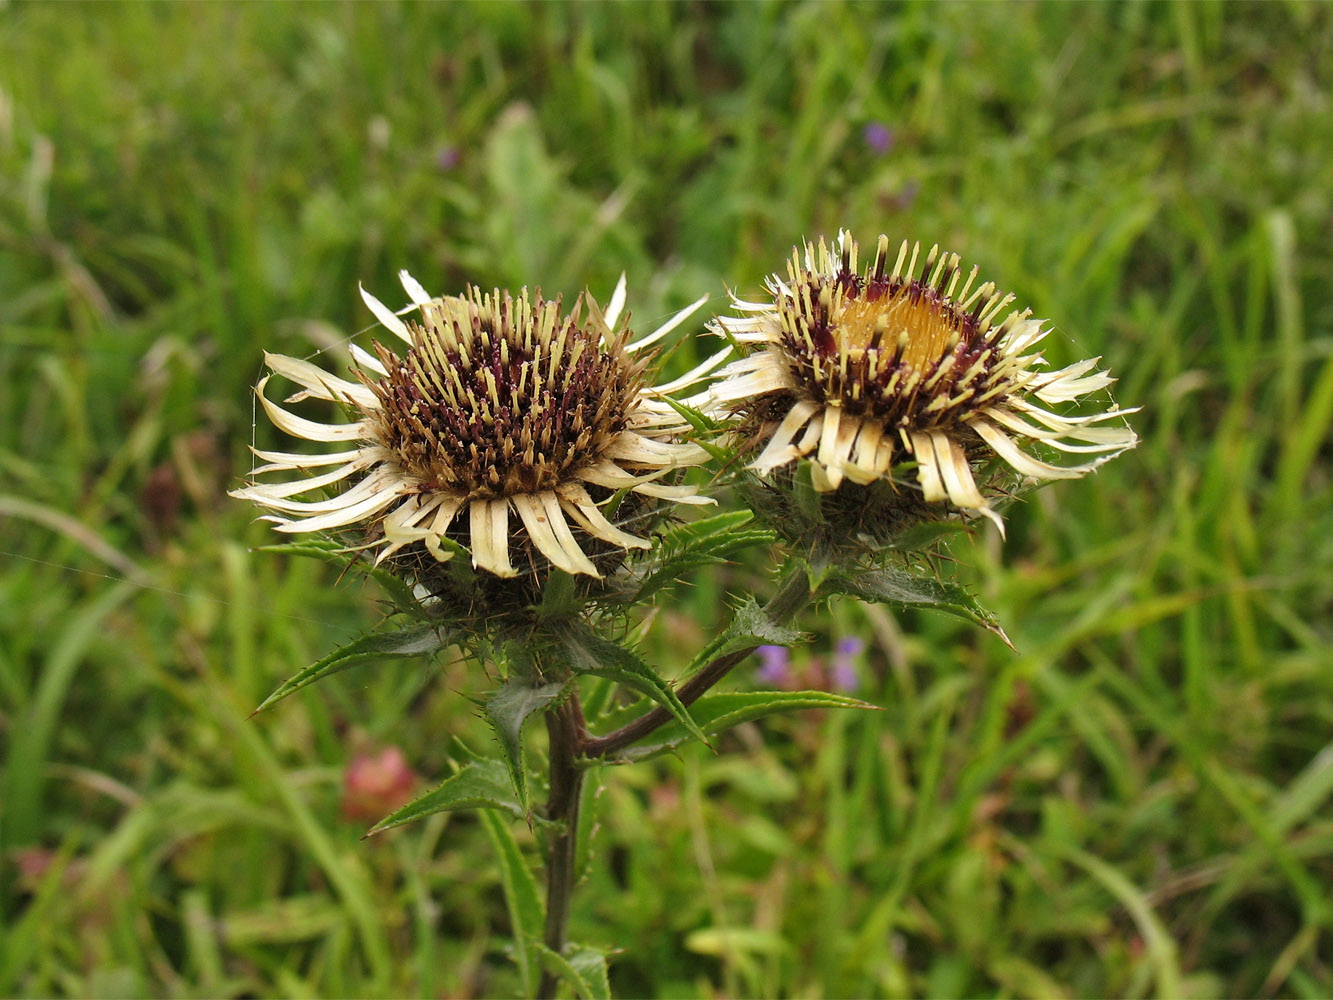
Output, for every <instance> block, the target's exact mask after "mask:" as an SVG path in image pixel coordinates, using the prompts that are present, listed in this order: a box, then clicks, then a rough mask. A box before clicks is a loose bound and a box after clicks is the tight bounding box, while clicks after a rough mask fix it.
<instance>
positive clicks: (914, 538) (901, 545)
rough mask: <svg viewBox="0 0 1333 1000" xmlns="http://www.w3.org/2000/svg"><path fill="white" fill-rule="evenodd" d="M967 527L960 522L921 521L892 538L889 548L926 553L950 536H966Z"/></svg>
mask: <svg viewBox="0 0 1333 1000" xmlns="http://www.w3.org/2000/svg"><path fill="white" fill-rule="evenodd" d="M967 531H968V527H967V525H966V524H964V523H963V522H962V521H960V520H956V519H945V520H940V521H922V522H921V523H919V524H914V525H912V526H911V527H910V528H907V529H905V530H903V531H900V532H898V534H896V535H894V536H893V541H892V542H891V543H890V545H889V548H891V549H893V550H894V551H895V552H926V551H929V550H930V549H933V548H934V547H935V546H936V544H937V543H939V542H940V541H942V540H944V539H945V538H948V537H949V536H950V535H960V534H966V533H967Z"/></svg>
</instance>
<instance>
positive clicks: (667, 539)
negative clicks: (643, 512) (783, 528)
mask: <svg viewBox="0 0 1333 1000" xmlns="http://www.w3.org/2000/svg"><path fill="white" fill-rule="evenodd" d="M753 519H754V515H753V514H752V513H750V512H749V511H748V510H730V511H726V512H724V513H722V514H713V515H711V516H709V517H701V518H699V520H697V521H686V522H685V523H683V524H677V525H675V526H673V527H672V528H671V529H670V530H668V531H666V532H664V533H663V534H662V544H663V545H683V544H685V543H686V542H687V541H688V540H689V539H693V538H704V537H706V536H708V535H717V534H722V533H724V532H727V531H730V530H731V529H732V528H738V527H740V526H741V525H742V524H745V523H747V522H748V521H751V520H753Z"/></svg>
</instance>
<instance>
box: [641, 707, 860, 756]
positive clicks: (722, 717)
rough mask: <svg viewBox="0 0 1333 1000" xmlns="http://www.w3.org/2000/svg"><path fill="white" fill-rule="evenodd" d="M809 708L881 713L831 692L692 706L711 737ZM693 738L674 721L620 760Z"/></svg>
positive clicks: (662, 750)
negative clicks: (785, 713) (745, 724)
mask: <svg viewBox="0 0 1333 1000" xmlns="http://www.w3.org/2000/svg"><path fill="white" fill-rule="evenodd" d="M810 708H859V709H866V710H869V711H874V712H878V711H882V709H880V707H879V706H878V705H872V704H870V702H867V701H861V700H860V699H859V698H849V697H848V696H847V695H843V694H834V693H833V692H831V691H730V692H724V693H722V694H710V695H704V696H703V697H702V698H700V699H699V700H698V701H696V702H695V703H694V704H693V705H691V706H690V713H691V714H692V715H693V716H694V719H695V721H696V722H697V723H698V725H699V728H700V729H702V730H703V731H704V732H705V733H707V734H708V735H709V736H714V735H716V734H718V733H722V732H726V730H728V729H731V728H732V727H733V726H739V725H740V724H741V723H742V722H753V721H754V720H756V719H762V718H764V717H765V716H768V715H776V714H779V713H783V712H799V711H802V710H804V709H810ZM693 738H694V737H693V736H692V735H691V734H690V733H687V732H686V731H685V730H684V729H682V728H681V727H680V726H679V725H678V724H676V723H675V722H670V723H667V724H666V725H665V726H663V727H662V728H661V729H659V730H657V731H656V732H655V733H653V735H652V741H651V742H643V743H637V744H635V745H634V746H632V747H630V748H628V749H627V750H625V751H623V752H622V753H621V754H620V755H619V756H618V757H617V758H616V760H617V761H634V760H643V759H644V758H646V757H655V756H657V755H658V754H662V753H667V752H668V751H671V750H675V749H676V748H677V747H679V746H683V745H684V744H686V743H688V742H689V741H690V740H691V739H693Z"/></svg>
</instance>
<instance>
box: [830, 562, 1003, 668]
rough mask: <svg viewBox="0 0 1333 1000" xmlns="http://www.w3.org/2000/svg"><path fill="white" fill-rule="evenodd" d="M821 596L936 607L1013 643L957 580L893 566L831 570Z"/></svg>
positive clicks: (988, 612) (989, 613)
mask: <svg viewBox="0 0 1333 1000" xmlns="http://www.w3.org/2000/svg"><path fill="white" fill-rule="evenodd" d="M819 592H820V596H828V595H831V594H845V595H847V596H848V597H855V598H858V599H860V600H862V601H869V602H871V603H874V604H897V605H901V606H909V607H927V608H934V609H935V610H936V611H943V612H944V613H945V614H950V615H954V616H955V617H958V618H963V619H966V620H967V621H970V622H973V623H975V624H977V625H980V626H981V627H982V628H984V629H988V630H989V631H991V632H993V633H995V635H997V636H999V638H1000V639H1001V640H1002V641H1003V642H1004V644H1005V645H1007V646H1008V647H1009V648H1010V649H1012V648H1013V643H1011V642H1010V641H1009V637H1008V636H1007V635H1005V634H1004V629H1002V628H1001V627H1000V623H999V620H998V619H996V617H995V615H994V614H992V613H991V612H990V611H988V610H987V609H986V608H984V607H982V606H981V604H980V603H979V602H978V601H977V599H976V598H975V597H973V596H972V595H971V594H969V593H968V592H967V590H966V589H965V588H963V587H960V586H959V585H958V584H956V583H948V582H946V581H944V580H940V579H937V578H936V577H934V576H933V575H927V574H925V573H913V572H911V571H910V570H906V569H899V568H895V567H892V566H883V567H880V568H877V569H869V570H861V571H851V572H847V571H837V572H833V573H830V574H829V575H828V577H827V578H826V579H825V580H824V582H823V584H822V585H821V586H820V588H819Z"/></svg>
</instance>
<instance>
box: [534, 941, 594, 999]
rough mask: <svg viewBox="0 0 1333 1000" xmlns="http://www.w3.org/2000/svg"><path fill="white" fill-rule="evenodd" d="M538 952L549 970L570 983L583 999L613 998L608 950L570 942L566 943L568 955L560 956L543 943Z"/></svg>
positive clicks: (576, 993) (575, 992)
mask: <svg viewBox="0 0 1333 1000" xmlns="http://www.w3.org/2000/svg"><path fill="white" fill-rule="evenodd" d="M537 953H538V955H539V956H540V957H541V962H542V965H543V966H545V967H546V970H547V971H548V972H550V973H551V974H552V975H556V976H559V977H560V978H561V979H563V980H564V981H565V982H567V983H569V985H570V987H571V988H572V989H573V990H574V994H575V995H576V996H578V997H579V998H580V1000H611V983H610V981H609V980H608V978H607V974H606V953H605V952H603V951H601V950H600V949H598V948H593V947H590V946H588V945H581V944H569V945H565V954H563V955H559V954H557V953H556V952H554V951H552V950H551V949H550V948H548V947H546V945H544V944H541V945H538V946H537Z"/></svg>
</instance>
